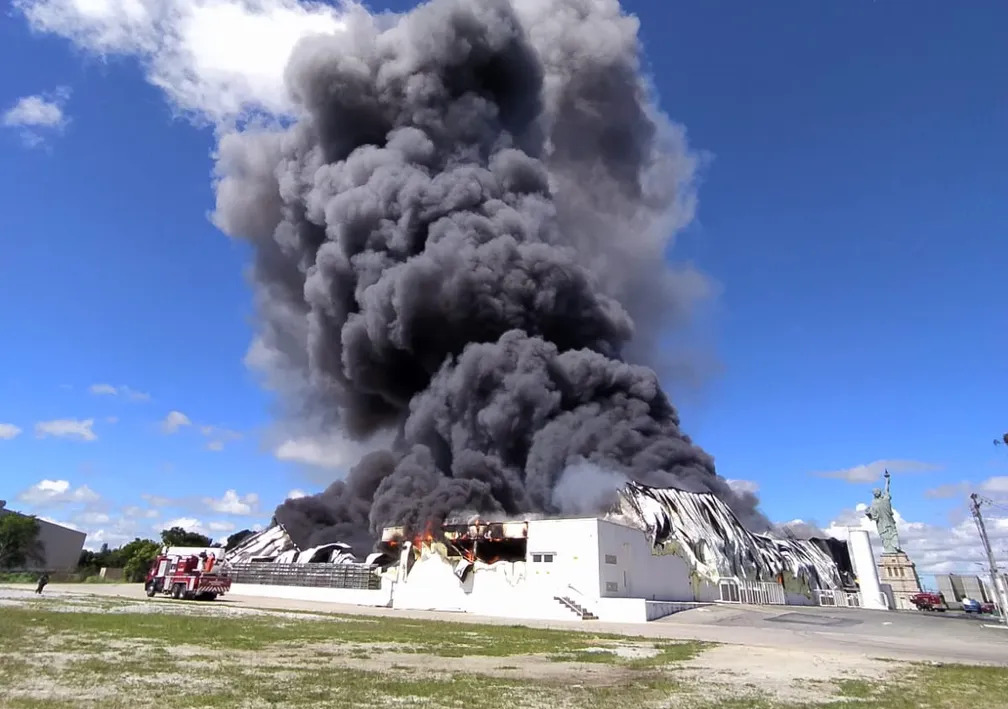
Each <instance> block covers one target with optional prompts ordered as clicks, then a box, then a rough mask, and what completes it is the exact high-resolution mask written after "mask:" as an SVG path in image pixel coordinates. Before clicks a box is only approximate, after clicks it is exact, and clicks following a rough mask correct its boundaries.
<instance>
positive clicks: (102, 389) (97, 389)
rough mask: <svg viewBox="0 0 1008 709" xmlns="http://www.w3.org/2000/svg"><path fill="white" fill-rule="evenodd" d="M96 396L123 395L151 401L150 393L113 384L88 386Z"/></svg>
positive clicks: (134, 399) (137, 399)
mask: <svg viewBox="0 0 1008 709" xmlns="http://www.w3.org/2000/svg"><path fill="white" fill-rule="evenodd" d="M88 391H90V392H91V393H92V394H94V395H95V396H122V397H125V398H127V399H132V400H133V401H150V394H148V393H147V392H145V391H137V390H136V389H131V388H130V387H128V386H114V385H112V384H92V385H91V386H90V387H88Z"/></svg>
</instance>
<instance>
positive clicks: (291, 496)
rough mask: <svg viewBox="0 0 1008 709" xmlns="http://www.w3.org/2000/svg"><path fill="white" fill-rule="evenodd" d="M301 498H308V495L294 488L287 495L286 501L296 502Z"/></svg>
mask: <svg viewBox="0 0 1008 709" xmlns="http://www.w3.org/2000/svg"><path fill="white" fill-rule="evenodd" d="M302 497H308V494H307V493H306V492H305V491H304V490H299V489H297V488H294V489H293V490H291V491H290V492H288V493H287V499H288V500H298V499H300V498H302Z"/></svg>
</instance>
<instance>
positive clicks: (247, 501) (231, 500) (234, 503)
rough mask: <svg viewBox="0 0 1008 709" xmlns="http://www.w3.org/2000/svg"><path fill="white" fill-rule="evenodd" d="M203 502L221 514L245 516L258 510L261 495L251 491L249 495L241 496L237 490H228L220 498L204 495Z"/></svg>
mask: <svg viewBox="0 0 1008 709" xmlns="http://www.w3.org/2000/svg"><path fill="white" fill-rule="evenodd" d="M203 504H204V505H206V506H207V507H209V508H210V509H211V510H213V511H214V512H219V513H220V514H226V515H238V516H245V515H250V514H253V513H254V512H255V511H256V510H258V508H259V495H257V494H256V493H254V492H250V493H248V494H247V495H244V496H239V495H238V492H237V491H236V490H227V491H226V492H225V493H224V496H223V497H222V498H220V499H214V498H212V497H204V498H203Z"/></svg>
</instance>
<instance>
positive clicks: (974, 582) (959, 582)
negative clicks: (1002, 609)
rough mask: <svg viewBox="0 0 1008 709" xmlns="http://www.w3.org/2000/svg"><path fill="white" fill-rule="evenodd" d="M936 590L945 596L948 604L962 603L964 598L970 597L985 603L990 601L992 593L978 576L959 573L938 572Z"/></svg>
mask: <svg viewBox="0 0 1008 709" xmlns="http://www.w3.org/2000/svg"><path fill="white" fill-rule="evenodd" d="M935 580H937V581H938V591H939V592H940V593H941V594H942V595H943V596H944V597H945V602H946V603H947V604H949V605H950V606H956V605H960V604H962V600H963V599H964V598H972V599H974V600H976V601H983V602H985V603H989V602H992V601H993V600H994V599H993V595H992V594H990V593H989V592H988V590H987V584H985V583H984V582H983V581H982V580H981V579H980V577H979V576H963V575H960V574H938V575H936V576H935Z"/></svg>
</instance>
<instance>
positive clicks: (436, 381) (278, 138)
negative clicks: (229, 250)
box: [214, 0, 766, 549]
mask: <svg viewBox="0 0 1008 709" xmlns="http://www.w3.org/2000/svg"><path fill="white" fill-rule="evenodd" d="M344 22H345V25H346V31H345V32H342V33H337V34H331V35H325V36H322V35H320V36H313V37H307V38H305V39H303V40H302V41H301V42H300V43H299V44H298V45H297V47H296V48H295V50H294V52H293V55H292V56H291V59H290V62H289V64H288V66H287V70H286V74H285V79H286V84H287V88H288V90H289V92H290V94H291V96H292V97H293V99H294V100H295V102H296V103H297V104H298V106H300V109H301V114H300V118H299V119H298V120H297V121H296V122H294V123H293V125H291V126H290V127H288V128H286V129H279V128H275V129H270V128H248V129H246V130H244V131H242V132H237V133H231V134H228V135H225V136H223V137H222V139H221V141H220V145H219V153H218V161H217V167H216V170H217V208H216V212H215V215H214V216H215V221H216V223H217V224H218V225H219V226H220V227H221V228H222V229H223V230H224V231H225V232H227V233H228V234H231V235H234V236H236V237H241V238H245V239H247V240H249V241H250V242H251V243H252V244H253V246H254V248H255V261H254V267H253V280H254V283H255V289H256V300H257V306H258V312H259V316H260V326H261V327H260V333H259V338H258V340H257V342H256V345H255V348H254V351H255V352H256V357H255V360H256V362H257V363H259V364H260V365H261V366H262V367H263V368H264V369H265V371H266V373H267V375H268V377H269V381H270V383H271V384H272V385H273V386H274V387H276V388H277V389H279V390H280V391H281V392H283V394H284V399H285V401H287V402H288V403H290V404H292V405H293V406H294V407H296V408H295V410H294V411H293V413H295V414H296V415H297V416H300V417H302V418H305V419H310V420H312V421H315V422H317V423H319V425H321V426H323V427H328V428H336V427H339V428H341V429H342V430H344V431H346V433H347V434H348V435H350V436H352V437H356V438H369V437H373V436H375V435H376V434H378V433H382V432H392V434H393V435H394V443H393V445H392V446H391V447H390V450H381V451H378V452H376V453H372V454H369V455H367V456H365V457H364V458H363V459H362V460H361V461H360V462H359V463H358V464H357V465H356V466H355V467H353V469H352V470H351V471H350V473H349V475H348V477H347V479H346V480H345V481H338V482H336V483H334V484H333V485H332V486H330V487H329V489H327V490H326V491H325V492H323V493H322V494H321V495H318V496H314V497H307V498H301V499H297V500H288V501H287V502H285V503H284V504H283V505H281V506H280V508H278V510H277V518H278V519H279V520H280V521H281V522H283V523H284V525H285V526H286V527H287V528H288V530H289V531H290V532H291V535H292V536H293V537H294V538H295V540H296V541H297V542H298V543H299V544H300V545H302V546H304V545H306V544H318V543H322V542H328V541H333V540H336V539H339V540H342V541H347V542H350V543H352V544H354V545H355V546H357V548H358V549H359V548H360V545H361V544H362V543H365V542H366V541H367V540H368V539H373V538H374V536H375V535H376V534H377V533H378V532H379V531H380V529H381V528H382V527H383V526H385V525H388V524H406V525H409V526H412V527H423V526H424V525H426V524H429V523H430V522H436V521H439V520H441V519H443V518H444V517H445V516H447V515H449V514H452V513H453V512H457V511H459V510H477V511H480V512H482V513H489V514H499V515H517V514H522V513H528V512H544V513H563V512H566V511H569V510H566V509H564V502H563V500H564V499H565V498H566V497H568V496H565V495H563V494H560V495H556V494H554V491H555V488H556V486H557V483H558V480H560V477H561V474H562V473H563V472H564V471H565V470H568V471H570V470H571V469H572V468H571V466H572V465H576V464H581V463H587V464H590V465H592V466H595V467H596V468H598V469H601V470H605V471H609V472H611V473H612V474H613V475H616V476H625V477H627V478H632V479H636V480H639V481H641V482H645V483H647V484H650V485H654V486H675V487H680V488H683V489H687V490H691V491H711V492H714V493H716V494H717V495H718V496H720V497H722V498H723V499H726V500H728V501H730V502H731V504H732V505H733V507H734V508H735V510H736V512H737V514H739V516H740V517H741V518H742V519H743V521H746V522H748V523H750V524H755V525H756V526H758V527H765V526H766V520H765V519H764V518H763V517H762V515H761V514H760V513H759V512H758V511H757V510H756V501H755V497H753V496H752V495H739V494H736V493H735V492H733V491H732V490H731V489H730V487H729V486H728V484H727V483H726V482H725V481H724V480H723V479H722V478H720V477H718V476H717V475H716V474H715V471H714V464H713V461H712V459H711V458H710V456H708V455H707V454H706V453H705V452H704V451H702V450H701V449H699V448H698V447H697V446H695V445H694V444H693V443H692V442H691V441H690V440H689V438H688V437H686V436H685V435H684V434H683V433H682V432H681V431H680V429H679V419H678V415H677V413H676V411H675V409H674V408H673V406H672V405H671V404H670V402H669V401H668V399H667V397H666V396H665V394H664V393H663V392H662V390H661V388H660V386H659V383H658V378H657V376H656V375H655V373H654V372H653V371H652V370H650V369H648V368H646V367H643V366H637V365H634V364H630V362H642V361H644V362H646V361H650V355H651V354H653V352H654V348H655V345H656V338H657V335H658V334H660V333H661V332H662V331H663V329H664V328H665V327H667V326H668V325H670V324H675V323H676V322H677V321H679V320H680V319H681V318H683V317H685V316H686V315H687V314H688V313H689V311H690V309H691V306H692V303H693V301H694V300H696V299H697V298H702V297H704V295H706V292H707V281H706V280H705V279H704V278H703V277H702V276H700V275H699V274H696V273H694V272H691V271H688V270H687V271H683V270H679V271H676V270H673V269H669V268H668V267H667V266H666V265H665V259H664V255H665V250H666V248H667V246H668V243H669V239H670V238H671V236H672V234H673V233H674V232H675V230H676V229H677V228H678V227H681V226H682V225H683V224H685V223H686V222H688V221H689V220H690V219H691V218H692V213H693V209H694V205H695V195H694V190H693V182H692V180H693V175H694V171H695V168H696V160H695V158H694V157H693V155H692V154H691V153H690V152H689V151H688V149H687V148H686V144H685V139H684V136H683V133H682V131H681V130H680V129H678V128H676V127H675V126H673V125H672V124H671V123H670V122H669V121H668V120H667V119H666V118H665V117H664V116H663V115H662V114H661V113H660V112H659V111H658V109H657V108H656V106H655V103H654V98H653V96H652V93H651V91H650V90H649V87H648V85H647V82H646V81H645V79H644V78H643V76H642V74H641V70H640V64H639V58H638V51H639V46H638V40H637V21H636V19H634V18H632V17H627V16H625V15H623V14H621V12H620V9H619V4H618V2H616V1H615V0H512V1H510V2H509V1H508V0H484V1H482V2H475V1H471V0H434V1H433V2H430V3H428V4H426V5H423V6H421V7H419V8H417V9H416V10H414V11H412V12H410V13H409V14H406V15H402V16H396V17H394V18H390V17H388V16H383V17H382V18H381V19H375V18H373V17H371V16H369V15H367V14H366V13H364V12H363V11H361V10H359V9H358V10H355V11H351V12H349V13H348V15H347V16H346V18H345V19H344ZM569 474H570V473H568V475H569ZM568 484H569V483H568Z"/></svg>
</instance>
